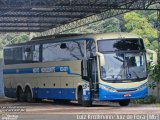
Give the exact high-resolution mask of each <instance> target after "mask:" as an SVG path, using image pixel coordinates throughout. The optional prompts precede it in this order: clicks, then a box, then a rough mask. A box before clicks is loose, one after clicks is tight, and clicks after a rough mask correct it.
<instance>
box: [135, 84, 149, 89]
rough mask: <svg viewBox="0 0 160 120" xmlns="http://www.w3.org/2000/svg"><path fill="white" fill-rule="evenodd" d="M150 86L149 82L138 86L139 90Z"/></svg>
mask: <svg viewBox="0 0 160 120" xmlns="http://www.w3.org/2000/svg"><path fill="white" fill-rule="evenodd" d="M147 86H148V83H145V84H143V85H141V86H140V87H138V88H137V90H143V89H145V88H146V87H147Z"/></svg>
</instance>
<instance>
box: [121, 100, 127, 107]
mask: <svg viewBox="0 0 160 120" xmlns="http://www.w3.org/2000/svg"><path fill="white" fill-rule="evenodd" d="M129 103H130V100H120V101H119V105H120V106H128V105H129Z"/></svg>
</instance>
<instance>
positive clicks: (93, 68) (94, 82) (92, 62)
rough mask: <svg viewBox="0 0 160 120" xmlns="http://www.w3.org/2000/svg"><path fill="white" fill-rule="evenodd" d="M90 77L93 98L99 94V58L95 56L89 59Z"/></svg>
mask: <svg viewBox="0 0 160 120" xmlns="http://www.w3.org/2000/svg"><path fill="white" fill-rule="evenodd" d="M88 77H89V82H90V89H91V91H92V95H93V98H97V97H98V96H97V95H98V69H97V58H96V57H93V58H90V59H89V60H88Z"/></svg>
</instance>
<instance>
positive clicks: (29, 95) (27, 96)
mask: <svg viewBox="0 0 160 120" xmlns="http://www.w3.org/2000/svg"><path fill="white" fill-rule="evenodd" d="M25 99H26V101H27V102H32V101H33V99H32V93H31V90H30V88H29V87H27V88H26V90H25Z"/></svg>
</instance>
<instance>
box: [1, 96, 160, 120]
mask: <svg viewBox="0 0 160 120" xmlns="http://www.w3.org/2000/svg"><path fill="white" fill-rule="evenodd" d="M0 109H1V110H0V114H1V116H0V119H3V120H6V119H4V118H5V117H6V116H7V115H10V116H7V117H10V118H12V120H13V118H15V120H17V119H18V120H31V119H33V120H45V119H46V120H74V119H87V118H88V115H95V114H100V115H102V114H105V115H112V114H114V115H117V114H126V115H128V114H131V115H133V114H134V115H139V114H143V115H152V114H153V115H159V116H157V117H156V118H157V119H159V117H160V106H158V105H134V104H130V106H128V107H120V106H119V105H118V104H116V103H102V102H95V103H94V104H93V107H82V106H79V105H78V104H77V103H76V102H74V101H73V102H71V103H68V104H62V103H61V104H60V103H59V104H57V103H54V102H53V101H43V102H41V103H18V102H16V100H14V99H0ZM20 111H21V112H20ZM81 114H83V115H81ZM86 115H87V116H86ZM16 117H17V119H16ZM91 118H92V119H93V117H91ZM91 118H90V116H89V118H88V119H91ZM111 119H112V118H111ZM8 120H9V119H8Z"/></svg>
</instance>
